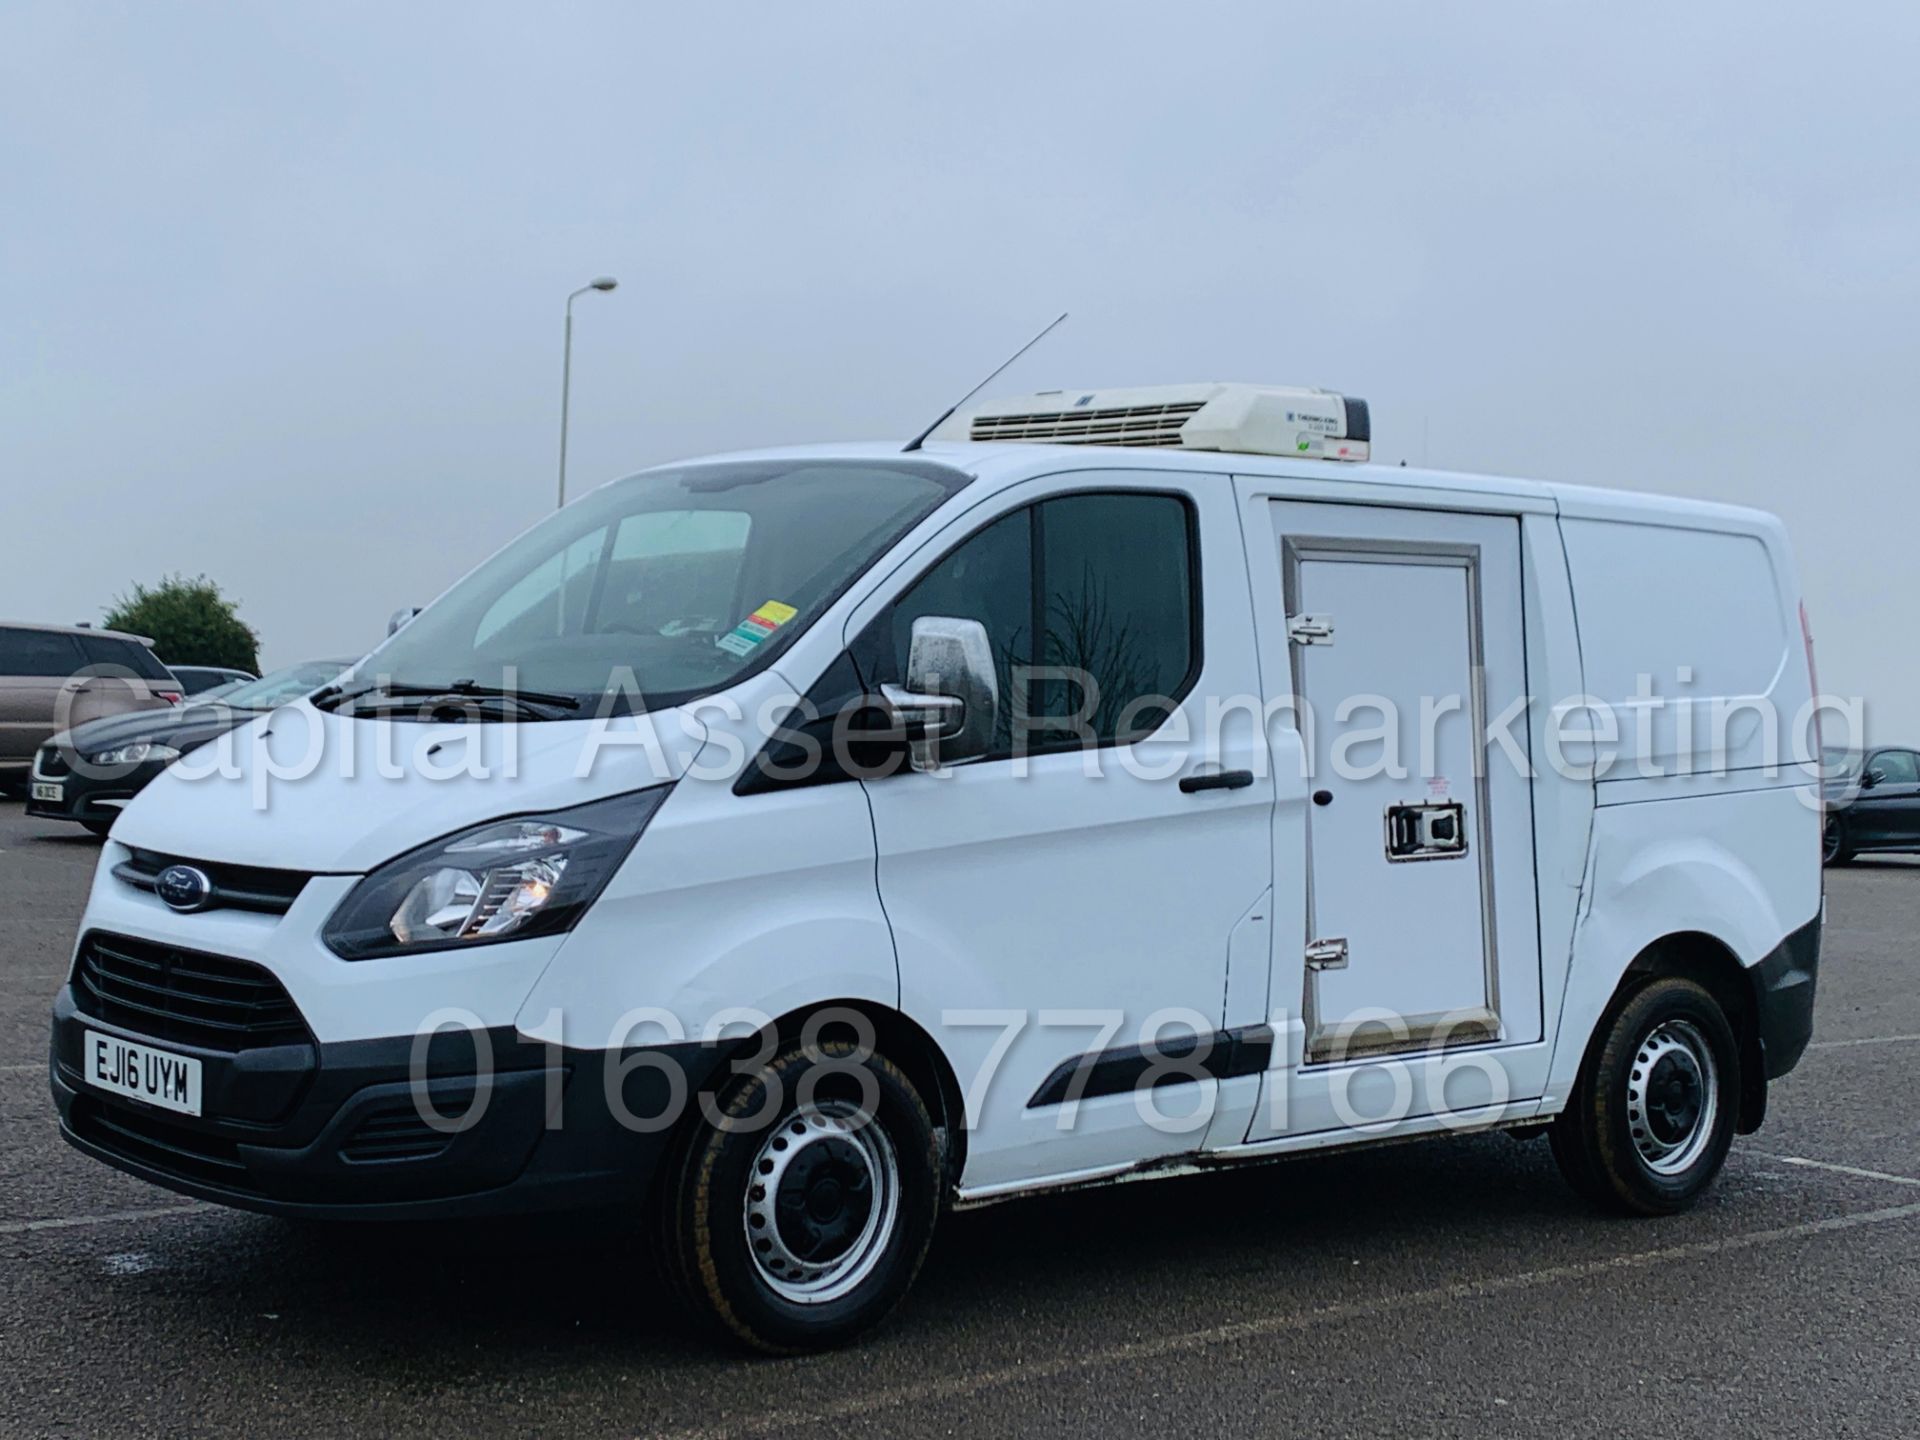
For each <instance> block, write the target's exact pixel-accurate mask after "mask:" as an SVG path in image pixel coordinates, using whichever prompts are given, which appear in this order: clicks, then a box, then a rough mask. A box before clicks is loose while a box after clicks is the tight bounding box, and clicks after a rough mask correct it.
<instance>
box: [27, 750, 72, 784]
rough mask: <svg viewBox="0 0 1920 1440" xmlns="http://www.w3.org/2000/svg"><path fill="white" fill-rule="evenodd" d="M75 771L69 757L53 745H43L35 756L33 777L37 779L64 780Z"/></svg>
mask: <svg viewBox="0 0 1920 1440" xmlns="http://www.w3.org/2000/svg"><path fill="white" fill-rule="evenodd" d="M72 773H73V767H72V766H71V765H69V764H68V763H67V757H66V756H65V755H64V754H62V753H61V752H60V751H59V750H58V749H56V748H55V747H53V746H52V745H43V746H42V747H41V748H40V751H39V753H38V754H37V755H35V756H34V757H33V778H34V779H36V780H64V779H66V778H67V776H69V775H71V774H72Z"/></svg>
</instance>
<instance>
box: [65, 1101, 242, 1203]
mask: <svg viewBox="0 0 1920 1440" xmlns="http://www.w3.org/2000/svg"><path fill="white" fill-rule="evenodd" d="M69 1123H70V1124H72V1126H73V1129H74V1133H75V1134H77V1135H78V1136H79V1137H80V1138H81V1139H83V1140H89V1141H91V1142H93V1143H94V1144H95V1145H98V1146H100V1147H101V1148H102V1149H103V1150H110V1151H112V1152H113V1153H114V1154H115V1155H118V1156H121V1157H122V1158H124V1159H127V1160H131V1161H133V1162H134V1163H136V1164H139V1165H146V1166H148V1167H150V1168H152V1169H155V1170H163V1171H165V1172H166V1173H167V1174H169V1175H178V1176H181V1177H182V1178H184V1179H188V1180H199V1181H203V1182H205V1183H207V1184H211V1185H219V1186H222V1187H223V1188H225V1189H228V1190H252V1189H254V1188H256V1187H255V1186H254V1184H253V1181H252V1179H251V1177H249V1175H248V1174H247V1167H246V1166H245V1165H243V1164H242V1163H241V1161H240V1150H239V1147H238V1146H237V1145H235V1144H234V1142H233V1141H231V1140H223V1139H221V1138H220V1137H219V1136H218V1135H209V1134H207V1133H206V1132H205V1131H202V1130H194V1129H190V1128H189V1127H187V1126H185V1125H176V1124H174V1123H172V1122H171V1121H168V1120H163V1119H161V1118H160V1117H159V1116H157V1115H153V1114H150V1113H148V1112H147V1111H144V1110H135V1109H131V1108H123V1107H121V1106H117V1105H116V1106H108V1105H101V1104H99V1103H97V1102H96V1101H94V1100H91V1099H87V1098H84V1097H83V1098H81V1099H78V1100H76V1101H74V1102H73V1111H72V1114H71V1116H70V1119H69Z"/></svg>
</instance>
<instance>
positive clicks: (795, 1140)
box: [656, 1041, 941, 1354]
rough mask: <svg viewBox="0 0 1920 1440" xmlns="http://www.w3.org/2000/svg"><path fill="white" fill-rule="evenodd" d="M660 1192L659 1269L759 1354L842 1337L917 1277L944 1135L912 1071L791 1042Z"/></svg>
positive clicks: (875, 1317)
mask: <svg viewBox="0 0 1920 1440" xmlns="http://www.w3.org/2000/svg"><path fill="white" fill-rule="evenodd" d="M715 1110H716V1111H717V1114H718V1116H719V1118H720V1122H721V1123H717V1124H716V1123H715V1122H714V1118H713V1117H712V1116H708V1115H702V1116H701V1117H700V1118H698V1119H696V1120H695V1121H694V1122H693V1125H692V1128H691V1130H690V1132H689V1133H688V1134H687V1135H686V1136H684V1137H683V1139H682V1141H681V1144H680V1145H679V1146H678V1147H677V1149H676V1152H675V1155H674V1158H673V1160H672V1161H671V1162H670V1166H669V1169H668V1171H667V1173H666V1174H665V1176H664V1177H663V1180H664V1184H663V1186H662V1193H661V1194H660V1195H659V1197H658V1204H659V1209H658V1214H657V1217H656V1218H657V1222H658V1225H659V1230H658V1232H657V1242H658V1247H659V1250H660V1261H661V1269H662V1271H663V1272H664V1273H665V1275H666V1276H667V1278H668V1280H669V1281H670V1282H671V1284H672V1285H673V1287H674V1288H675V1289H676V1290H677V1291H679V1292H680V1294H681V1297H682V1299H683V1300H685V1301H686V1303H687V1304H688V1305H689V1306H690V1307H691V1308H692V1310H693V1311H694V1312H695V1314H697V1315H698V1316H700V1317H701V1318H702V1319H704V1320H705V1321H706V1322H707V1323H708V1324H709V1325H710V1326H711V1327H713V1328H715V1329H716V1330H718V1331H719V1332H721V1333H723V1334H725V1335H727V1336H730V1337H731V1338H733V1339H734V1340H737V1341H739V1342H741V1343H744V1344H746V1345H748V1346H751V1347H753V1348H754V1349H757V1350H762V1351H766V1352H768V1353H770V1354H796V1353H799V1352H802V1351H808V1350H822V1349H827V1348H829V1347H831V1346H835V1345H841V1344H844V1343H846V1342H847V1341H849V1340H851V1339H852V1338H853V1337H854V1336H856V1335H858V1334H860V1333H861V1332H862V1331H864V1330H867V1329H869V1328H871V1327H872V1326H874V1325H876V1324H878V1323H879V1322H880V1321H881V1320H883V1319H885V1318H886V1317H887V1315H888V1314H889V1313H890V1312H891V1311H892V1310H893V1309H894V1307H895V1306H897V1305H898V1304H899V1303H900V1301H901V1299H902V1298H903V1297H904V1296H905V1295H906V1293H907V1289H908V1287H909V1286H910V1285H912V1284H913V1279H914V1276H915V1275H917V1274H918V1273H919V1271H920V1264H921V1262H922V1261H923V1260H925V1259H926V1254H927V1247H928V1245H929V1244H930V1243H931V1242H932V1240H933V1228H934V1222H935V1220H936V1219H937V1218H938V1217H939V1213H940V1201H941V1195H940V1174H941V1162H940V1146H939V1140H938V1137H937V1134H936V1132H935V1129H934V1124H933V1120H932V1118H931V1117H930V1116H929V1114H928V1112H927V1107H926V1104H925V1102H924V1101H923V1100H922V1099H921V1098H920V1095H919V1092H918V1091H916V1090H915V1089H914V1087H913V1085H912V1083H911V1082H910V1081H909V1080H908V1079H907V1077H906V1076H905V1075H904V1074H902V1073H901V1071H900V1070H899V1068H898V1067H896V1066H895V1065H894V1064H893V1063H892V1062H890V1061H889V1060H887V1059H886V1058H885V1057H884V1056H880V1055H873V1054H867V1055H865V1056H864V1057H863V1056H862V1055H861V1053H860V1052H859V1051H857V1050H856V1049H855V1048H854V1046H852V1045H850V1044H845V1043H841V1042H837V1041H828V1042H824V1043H822V1044H820V1045H818V1046H817V1047H816V1048H814V1049H813V1050H812V1051H811V1053H809V1050H808V1048H807V1047H806V1046H804V1045H800V1044H794V1045H791V1046H788V1047H786V1048H784V1049H782V1050H781V1051H780V1052H779V1053H778V1054H776V1055H775V1056H774V1058H773V1059H772V1060H771V1061H770V1062H769V1063H768V1064H767V1065H766V1066H765V1067H764V1068H762V1069H761V1070H759V1071H758V1072H757V1073H754V1074H751V1075H743V1076H741V1077H739V1078H738V1079H736V1080H734V1081H733V1082H732V1083H731V1084H729V1085H728V1086H726V1087H725V1088H723V1089H722V1090H721V1091H720V1093H719V1095H718V1096H717V1097H716V1104H715Z"/></svg>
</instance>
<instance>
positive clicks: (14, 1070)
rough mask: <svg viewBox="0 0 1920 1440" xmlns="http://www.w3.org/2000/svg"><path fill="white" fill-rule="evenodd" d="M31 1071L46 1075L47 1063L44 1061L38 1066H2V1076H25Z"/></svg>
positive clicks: (0, 1068) (0, 1072)
mask: <svg viewBox="0 0 1920 1440" xmlns="http://www.w3.org/2000/svg"><path fill="white" fill-rule="evenodd" d="M29 1071H32V1072H33V1073H34V1074H36V1075H44V1074H46V1073H47V1062H46V1061H44V1060H42V1061H41V1062H40V1063H39V1064H38V1065H0V1075H25V1074H26V1073H28V1072H29Z"/></svg>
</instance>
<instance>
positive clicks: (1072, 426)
mask: <svg viewBox="0 0 1920 1440" xmlns="http://www.w3.org/2000/svg"><path fill="white" fill-rule="evenodd" d="M1203 403H1204V402H1202V401H1199V400H1183V401H1179V402H1176V403H1172V404H1163V405H1128V406H1122V407H1118V408H1111V409H1106V410H1040V411H1034V412H1032V413H1029V414H1025V415H976V416H974V417H973V428H972V430H971V432H970V433H969V437H968V438H970V439H973V440H1026V441H1033V440H1040V441H1045V442H1046V443H1047V444H1050V445H1128V446H1152V447H1155V448H1171V449H1175V450H1177V449H1179V448H1180V431H1181V430H1182V429H1183V428H1185V426H1186V423H1187V421H1188V420H1189V419H1191V418H1192V417H1193V415H1194V414H1195V413H1196V412H1197V411H1198V410H1199V409H1200V407H1201V405H1202V404H1203Z"/></svg>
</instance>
